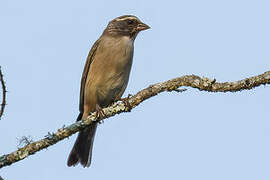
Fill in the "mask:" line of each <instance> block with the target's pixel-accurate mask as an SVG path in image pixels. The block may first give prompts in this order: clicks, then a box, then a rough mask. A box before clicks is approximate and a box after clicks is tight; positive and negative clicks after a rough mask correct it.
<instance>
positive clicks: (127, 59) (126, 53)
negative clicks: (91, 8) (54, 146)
mask: <svg viewBox="0 0 270 180" xmlns="http://www.w3.org/2000/svg"><path fill="white" fill-rule="evenodd" d="M149 28H150V27H149V26H148V25H147V24H145V23H143V22H142V21H141V20H140V19H139V18H138V17H136V16H134V15H123V16H119V17H117V18H115V19H113V20H111V21H110V22H109V23H108V25H107V27H106V28H105V30H104V31H103V33H102V35H101V36H100V37H99V39H98V40H97V41H96V42H95V43H94V45H93V46H92V48H91V49H90V52H89V54H88V56H87V59H86V63H85V66H84V70H83V74H82V78H81V88H80V98H79V115H78V117H77V121H80V120H85V119H86V118H87V116H89V114H90V113H92V112H95V111H97V112H99V113H98V114H101V115H102V114H103V113H102V108H104V107H107V106H109V105H110V104H112V103H113V102H114V101H118V100H120V99H121V97H122V95H123V93H124V91H125V89H126V87H127V84H128V80H129V75H130V70H131V66H132V61H133V52H134V41H135V38H136V37H137V35H138V33H139V32H140V31H143V30H147V29H149ZM100 112H101V113H100ZM97 126H98V122H97V121H95V122H93V123H91V124H90V125H89V126H88V127H86V128H85V129H83V130H81V131H80V132H79V134H78V136H77V139H76V141H75V144H74V146H73V148H72V150H71V152H70V154H69V157H68V160H67V165H68V166H76V165H77V164H78V163H80V164H81V165H82V166H83V167H89V166H90V164H91V159H92V150H93V142H94V137H95V133H96V129H97Z"/></svg>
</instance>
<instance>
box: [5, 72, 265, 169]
mask: <svg viewBox="0 0 270 180" xmlns="http://www.w3.org/2000/svg"><path fill="white" fill-rule="evenodd" d="M266 84H270V71H267V72H265V73H263V74H260V75H258V76H254V77H250V78H246V79H243V80H239V81H235V82H223V83H219V82H216V80H215V79H208V78H205V77H204V78H201V77H199V76H196V75H186V76H182V77H178V78H175V79H171V80H168V81H165V82H162V83H157V84H154V85H150V86H149V87H147V88H145V89H143V90H141V91H139V92H138V93H137V94H135V95H134V96H131V97H129V98H127V99H126V102H127V103H128V106H127V103H126V102H125V103H124V102H122V101H119V102H115V103H114V104H112V105H111V106H109V107H107V108H104V109H103V111H104V113H105V115H106V118H109V117H111V116H114V115H116V114H119V113H122V112H129V111H130V110H131V109H133V108H135V107H136V106H138V105H139V104H140V103H142V102H143V101H145V100H147V99H149V98H150V97H153V96H156V95H158V94H159V93H162V92H165V91H168V92H170V91H176V92H182V90H179V89H178V88H179V87H183V86H185V87H192V88H196V89H199V90H201V91H208V92H237V91H241V90H248V89H252V88H255V87H257V86H260V85H266ZM100 120H102V119H99V121H100ZM93 121H96V112H94V113H92V114H90V115H89V117H88V118H87V119H86V120H82V121H77V122H75V123H73V124H71V125H69V126H66V127H62V128H60V129H58V130H57V131H56V132H54V133H49V134H48V135H46V137H45V138H43V139H41V140H39V141H35V142H31V143H29V144H27V145H25V146H24V147H22V148H19V149H18V150H16V151H14V152H12V153H10V154H6V155H3V156H0V168H2V167H4V166H8V165H11V164H13V163H15V162H17V161H20V160H23V159H24V158H26V157H28V156H29V155H32V154H34V153H36V152H38V151H40V150H42V149H44V148H47V147H49V146H51V145H53V144H56V143H57V142H59V141H61V140H63V139H65V138H67V137H69V136H71V135H73V134H75V133H77V132H78V131H80V130H82V129H84V128H85V127H87V126H88V125H89V124H91V123H92V122H93Z"/></svg>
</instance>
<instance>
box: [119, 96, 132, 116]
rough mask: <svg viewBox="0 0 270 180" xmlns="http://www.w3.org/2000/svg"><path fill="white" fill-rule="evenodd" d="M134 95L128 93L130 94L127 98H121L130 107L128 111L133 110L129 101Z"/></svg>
mask: <svg viewBox="0 0 270 180" xmlns="http://www.w3.org/2000/svg"><path fill="white" fill-rule="evenodd" d="M131 96H132V94H128V96H127V97H126V98H121V99H120V100H121V101H122V102H123V103H124V104H125V106H126V107H127V108H128V112H130V111H131V109H132V106H131V105H130V103H129V99H130V97H131Z"/></svg>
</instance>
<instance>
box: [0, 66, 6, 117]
mask: <svg viewBox="0 0 270 180" xmlns="http://www.w3.org/2000/svg"><path fill="white" fill-rule="evenodd" d="M0 82H1V85H2V103H1V108H0V120H1V117H2V115H3V114H4V110H5V106H6V93H7V89H6V85H5V81H4V78H3V74H2V70H1V66H0Z"/></svg>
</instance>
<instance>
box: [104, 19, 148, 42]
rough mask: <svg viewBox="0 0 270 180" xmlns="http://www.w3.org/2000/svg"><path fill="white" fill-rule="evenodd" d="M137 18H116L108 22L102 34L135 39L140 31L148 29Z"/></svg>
mask: <svg viewBox="0 0 270 180" xmlns="http://www.w3.org/2000/svg"><path fill="white" fill-rule="evenodd" d="M149 28H150V27H149V26H148V25H146V24H144V23H143V22H142V21H141V20H140V19H139V18H137V17H136V16H133V15H124V16H120V17H117V18H115V19H113V20H112V21H110V22H109V24H108V26H107V28H106V29H105V30H104V33H103V34H109V35H113V36H130V37H132V38H135V37H136V36H137V34H138V33H139V32H140V31H143V30H146V29H149Z"/></svg>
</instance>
